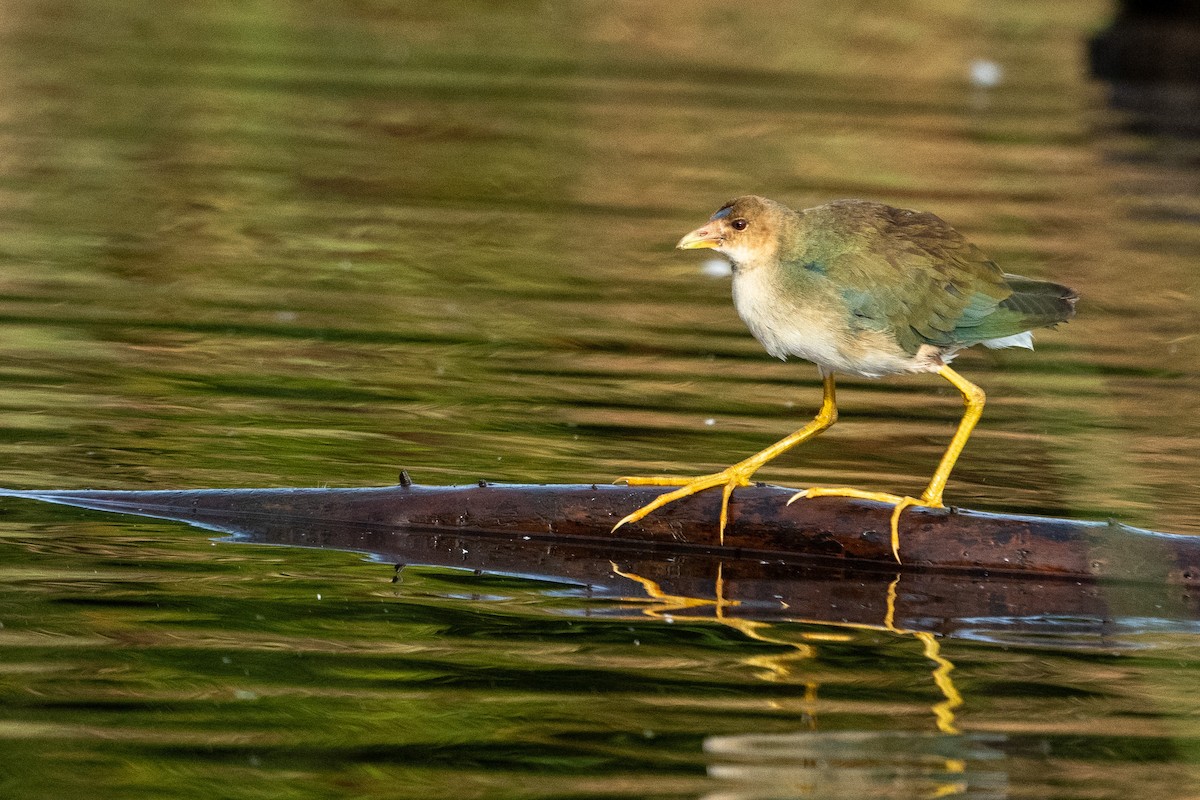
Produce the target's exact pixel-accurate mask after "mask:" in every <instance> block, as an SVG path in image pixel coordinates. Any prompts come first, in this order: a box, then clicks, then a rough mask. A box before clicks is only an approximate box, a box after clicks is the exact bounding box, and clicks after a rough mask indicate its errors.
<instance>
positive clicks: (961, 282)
mask: <svg viewBox="0 0 1200 800" xmlns="http://www.w3.org/2000/svg"><path fill="white" fill-rule="evenodd" d="M678 247H679V248H681V249H684V250H692V249H697V248H711V249H713V250H716V251H717V252H718V253H722V254H724V255H725V256H727V257H728V258H729V259H730V260H731V261H732V262H733V301H734V305H736V306H737V311H738V314H739V315H740V316H741V318H742V320H743V321H744V322H745V323H746V325H747V326H748V327H749V328H750V332H751V333H753V334H754V336H755V338H756V339H758V341H759V342H761V343H762V345H763V347H765V348H766V350H767V352H768V353H770V354H771V355H773V356H776V357H778V358H781V359H786V358H787V357H788V356H799V357H800V358H804V359H807V360H808V361H812V362H813V363H815V364H816V365H817V368H818V370H820V373H821V377H822V379H823V381H824V390H825V395H824V400H823V402H822V403H821V410H820V411H819V412H818V413H817V416H816V418H815V419H813V420H812V422H810V423H808V424H807V425H805V426H804V427H803V428H801V429H800V430H798V431H796V432H795V433H793V434H791V435H790V436H787V437H785V438H783V439H780V440H779V441H778V442H776V443H775V444H773V445H771V446H770V447H768V448H766V449H765V450H763V451H761V452H759V453H755V454H754V455H752V456H750V457H749V458H746V459H744V460H742V461H739V462H738V463H736V464H734V465H733V466H731V467H728V468H727V469H724V470H722V471H721V472H717V473H714V474H712V475H704V476H701V477H698V478H677V477H671V476H656V477H628V478H621V479H620V480H622V481H624V482H626V483H628V484H630V485H661V486H679V487H680V488H678V489H676V490H674V491H671V492H667V493H665V494H663V495H661V496H659V497H658V498H656V499H655V500H654V501H653V502H651V503H648V504H646V505H645V506H642V507H641V508H639V509H638V510H637V511H634V512H633V513H632V514H630V515H628V516H627V517H625V518H624V519H622V520H621V521H620V522H618V523H617V525H616V526H615V527H614V528H613V530H616V528H619V527H621V526H622V525H624V524H626V523H629V522H636V521H637V520H640V519H642V518H643V517H645V516H646V515H647V514H649V513H650V512H652V511H654V510H655V509H657V508H661V507H662V506H664V505H666V504H667V503H671V502H674V501H676V500H679V499H682V498H684V497H687V496H689V495H692V494H695V493H696V492H700V491H703V490H704V489H709V488H713V487H717V486H721V487H723V489H722V491H723V496H722V500H721V519H720V535H721V537H722V540H724V534H725V525H726V522H727V521H728V516H729V497H730V495H731V494H732V493H733V490H734V489H736V488H737V487H739V486H747V485H749V483H750V476H751V475H753V474H754V473H755V472H756V471H757V470H758V469H759V468H761V467H762V466H763V465H764V464H766V463H767V462H768V461H770V460H771V459H773V458H775V457H776V456H778V455H779V454H781V453H783V452H785V451H786V450H788V449H790V448H792V447H794V446H796V445H797V444H799V443H800V442H803V441H805V440H807V439H811V438H812V437H813V436H816V435H817V434H818V433H820V432H821V431H823V430H825V429H826V428H828V427H829V426H830V425H832V424H833V423H834V422H835V421H836V420H837V403H836V398H835V394H834V375H835V374H837V373H839V372H840V373H844V374H847V375H859V376H862V377H864V378H879V377H882V376H884V375H894V374H898V373H909V372H932V373H936V374H938V375H941V376H942V377H943V378H945V379H946V380H948V381H950V383H952V384H953V385H954V387H955V388H956V389H958V390H959V391H960V392H962V396H963V400H964V402H965V403H966V411H965V412H964V414H963V416H962V421H961V422H959V424H958V430H957V432H956V433H955V434H954V438H953V439H952V440H951V442H950V446H949V447H948V448H946V453H945V455H943V456H942V460H941V463H940V464H938V467H937V470H936V471H935V472H934V473H933V477H932V479H930V481H929V485H928V486H927V487H926V488H925V491H924V492H922V494H921V496H920V497H902V496H900V495H895V494H888V493H886V492H872V491H864V490H861V489H850V488H822V487H813V488H810V489H805V490H803V491H801V492H799V493H798V494H796V495H795V496H794V497H792V499H791V500H789V501H788V502H789V503H791V502H792V501H794V500H796V499H799V498H801V497H822V496H838V497H857V498H862V499H867V500H877V501H880V502H884V503H890V504H892V505H894V506H895V510H894V511H893V513H892V517H891V534H892V552H893V554H894V555H895V556H896V559H897V560H899V558H900V539H899V519H900V513H901V512H902V511H903V510H904V509H905V508H907V507H909V506H928V507H931V508H941V507H942V493H943V491H944V490H945V488H946V481H947V479H949V477H950V471H951V470H952V469H953V468H954V464H955V462H956V461H957V460H958V457H959V455H960V454H961V453H962V450H963V447H964V446H965V445H966V443H967V439H968V437H970V435H971V430H972V429H973V428H974V427H975V423H976V422H978V421H979V416H980V414H981V413H982V412H983V404H984V393H983V390H982V389H980V388H979V387H978V386H975V385H974V384H973V383H971V382H970V381H968V380H967V379H966V378H964V377H962V376H961V375H959V374H958V373H957V372H955V371H954V370H952V369H950V367H949V366H948V364H949V362H950V361H951V359H953V358H954V356H955V355H956V354H957V353H958V352H959V351H960V350H963V349H964V348H967V347H971V346H972V345H976V344H982V345H984V346H985V347H992V348H997V347H1026V348H1030V349H1032V347H1033V334H1032V333H1031V330H1032V329H1033V328H1040V327H1047V326H1054V325H1055V324H1057V323H1059V322H1065V321H1066V320H1068V319H1070V318H1071V317H1072V316H1073V315H1074V313H1075V301H1076V300H1077V299H1078V295H1077V294H1076V293H1075V292H1074V291H1073V290H1071V289H1068V288H1067V287H1065V286H1061V285H1059V284H1057V283H1050V282H1048V281H1039V280H1033V279H1031V278H1023V277H1021V276H1019V275H1010V274H1007V273H1005V272H1003V271H1001V269H1000V268H999V267H998V266H996V264H995V263H994V262H993V261H991V260H990V259H989V258H988V257H987V256H986V255H984V254H983V253H982V252H981V251H980V250H979V248H977V247H976V246H975V245H973V244H971V243H970V242H968V241H967V240H966V239H965V238H964V237H963V236H962V234H960V233H959V232H958V231H956V230H954V229H953V228H951V227H950V226H949V225H947V224H946V223H945V222H943V221H942V220H941V219H940V218H939V217H936V216H934V215H933V214H929V213H925V212H919V211H908V210H905V209H900V208H893V207H891V206H887V205H883V204H882V203H872V202H868V201H865V200H838V201H836V202H833V203H829V204H827V205H823V206H817V207H816V208H809V209H806V210H804V211H793V210H791V209H789V208H787V207H786V206H783V205H781V204H779V203H776V202H774V201H773V200H768V199H766V198H765V197H757V196H754V195H748V196H746V197H739V198H737V199H736V200H733V201H731V202H729V203H726V204H725V205H723V206H722V207H721V208H720V209H718V210H717V212H716V213H715V214H713V215H712V217H711V218H710V219H709V220H708V222H707V223H705V224H704V225H702V226H701V227H699V228H697V229H696V230H694V231H692V232H691V233H689V234H688V235H687V236H684V237H683V239H681V240H680V241H679V244H678Z"/></svg>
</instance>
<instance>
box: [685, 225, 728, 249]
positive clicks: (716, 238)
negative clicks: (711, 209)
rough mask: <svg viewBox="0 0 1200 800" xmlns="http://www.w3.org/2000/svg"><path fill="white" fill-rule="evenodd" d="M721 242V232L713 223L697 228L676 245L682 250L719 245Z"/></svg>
mask: <svg viewBox="0 0 1200 800" xmlns="http://www.w3.org/2000/svg"><path fill="white" fill-rule="evenodd" d="M720 244H721V234H720V233H719V232H718V231H717V226H716V225H715V224H713V223H709V224H708V225H704V226H703V227H700V228H696V230H694V231H692V232H691V233H689V234H688V235H687V236H685V237H683V238H682V239H680V240H679V244H677V245H675V246H676V247H677V248H679V249H680V250H699V249H700V248H702V247H710V248H712V247H718V246H719V245H720Z"/></svg>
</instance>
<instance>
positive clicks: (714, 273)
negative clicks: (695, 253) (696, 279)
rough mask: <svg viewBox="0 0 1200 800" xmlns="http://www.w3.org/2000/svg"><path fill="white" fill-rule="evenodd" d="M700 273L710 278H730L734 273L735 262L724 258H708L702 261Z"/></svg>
mask: <svg viewBox="0 0 1200 800" xmlns="http://www.w3.org/2000/svg"><path fill="white" fill-rule="evenodd" d="M700 274H701V275H704V276H705V277H708V278H728V277H729V276H730V275H732V274H733V264H730V263H729V261H728V260H726V259H724V258H706V259H704V260H703V261H701V262H700Z"/></svg>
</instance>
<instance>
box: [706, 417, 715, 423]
mask: <svg viewBox="0 0 1200 800" xmlns="http://www.w3.org/2000/svg"><path fill="white" fill-rule="evenodd" d="M704 424H705V425H716V424H717V421H716V420H715V419H713V418H712V417H709V418H708V419H706V420H704Z"/></svg>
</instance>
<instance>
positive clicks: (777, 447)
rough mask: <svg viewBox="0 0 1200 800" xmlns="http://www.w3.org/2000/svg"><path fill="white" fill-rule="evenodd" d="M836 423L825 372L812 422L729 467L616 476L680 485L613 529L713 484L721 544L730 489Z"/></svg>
mask: <svg viewBox="0 0 1200 800" xmlns="http://www.w3.org/2000/svg"><path fill="white" fill-rule="evenodd" d="M835 422H837V397H836V394H835V391H834V385H833V375H826V376H824V396H823V398H822V401H821V410H820V411H818V412H817V416H816V417H814V418H813V421H812V422H810V423H808V424H807V425H805V426H804V427H803V428H801V429H800V430H798V431H796V432H795V433H793V434H791V435H790V436H786V437H784V438H783V439H780V440H779V441H778V442H776V443H775V444H773V445H771V446H770V447H768V448H766V449H765V450H762V451H760V452H758V453H755V454H754V455H752V456H750V457H749V458H746V459H743V460H742V461H739V462H738V463H736V464H734V465H733V466H731V467H728V468H726V469H723V470H721V471H720V472H714V473H713V474H711V475H703V476H701V477H699V478H677V477H671V476H655V477H649V478H617V481H618V482H620V481H624V482H625V483H627V484H629V485H630V486H679V487H681V488H679V489H676V490H675V491H673V492H667V493H666V494H663V495H660V496H658V497H656V498H655V499H654V500H653V501H652V502H650V503H647V504H646V505H644V506H642V507H641V508H639V509H638V510H637V511H634V512H633V513H632V514H630V515H628V516H627V517H625V518H624V519H622V520H621V521H620V522H618V523H617V524H616V525H614V526H613V530H614V531H615V530H616V529H617V528H619V527H621V526H622V525H624V524H626V523H627V522H637V521H638V520H640V519H642V518H643V517H645V516H646V515H647V514H649V513H650V512H651V511H654V510H655V509H658V508H662V507H663V506H665V505H666V504H667V503H673V502H675V501H676V500H680V499H682V498H684V497H688V496H689V495H693V494H696V493H697V492H702V491H704V490H705V489H711V488H713V487H714V486H723V487H724V489H723V491H722V494H721V527H720V537H721V538H720V540H721V542H722V543H724V541H725V524H726V523H727V522H728V521H729V496H730V495H732V494H733V490H734V489H736V488H737V487H739V486H749V485H750V476H751V475H753V474H754V473H755V472H757V471H758V470H759V468H761V467H762V465H763V464H766V463H767V462H768V461H770V460H771V459H773V458H775V457H776V456H778V455H780V454H781V453H784V452H786V451H787V450H790V449H791V448H793V447H795V446H796V445H798V444H800V443H801V442H803V441H806V440H808V439H811V438H812V437H814V436H816V435H817V434H818V433H820V432H821V431H823V430H825V429H826V428H828V427H829V426H830V425H832V424H833V423H835Z"/></svg>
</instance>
